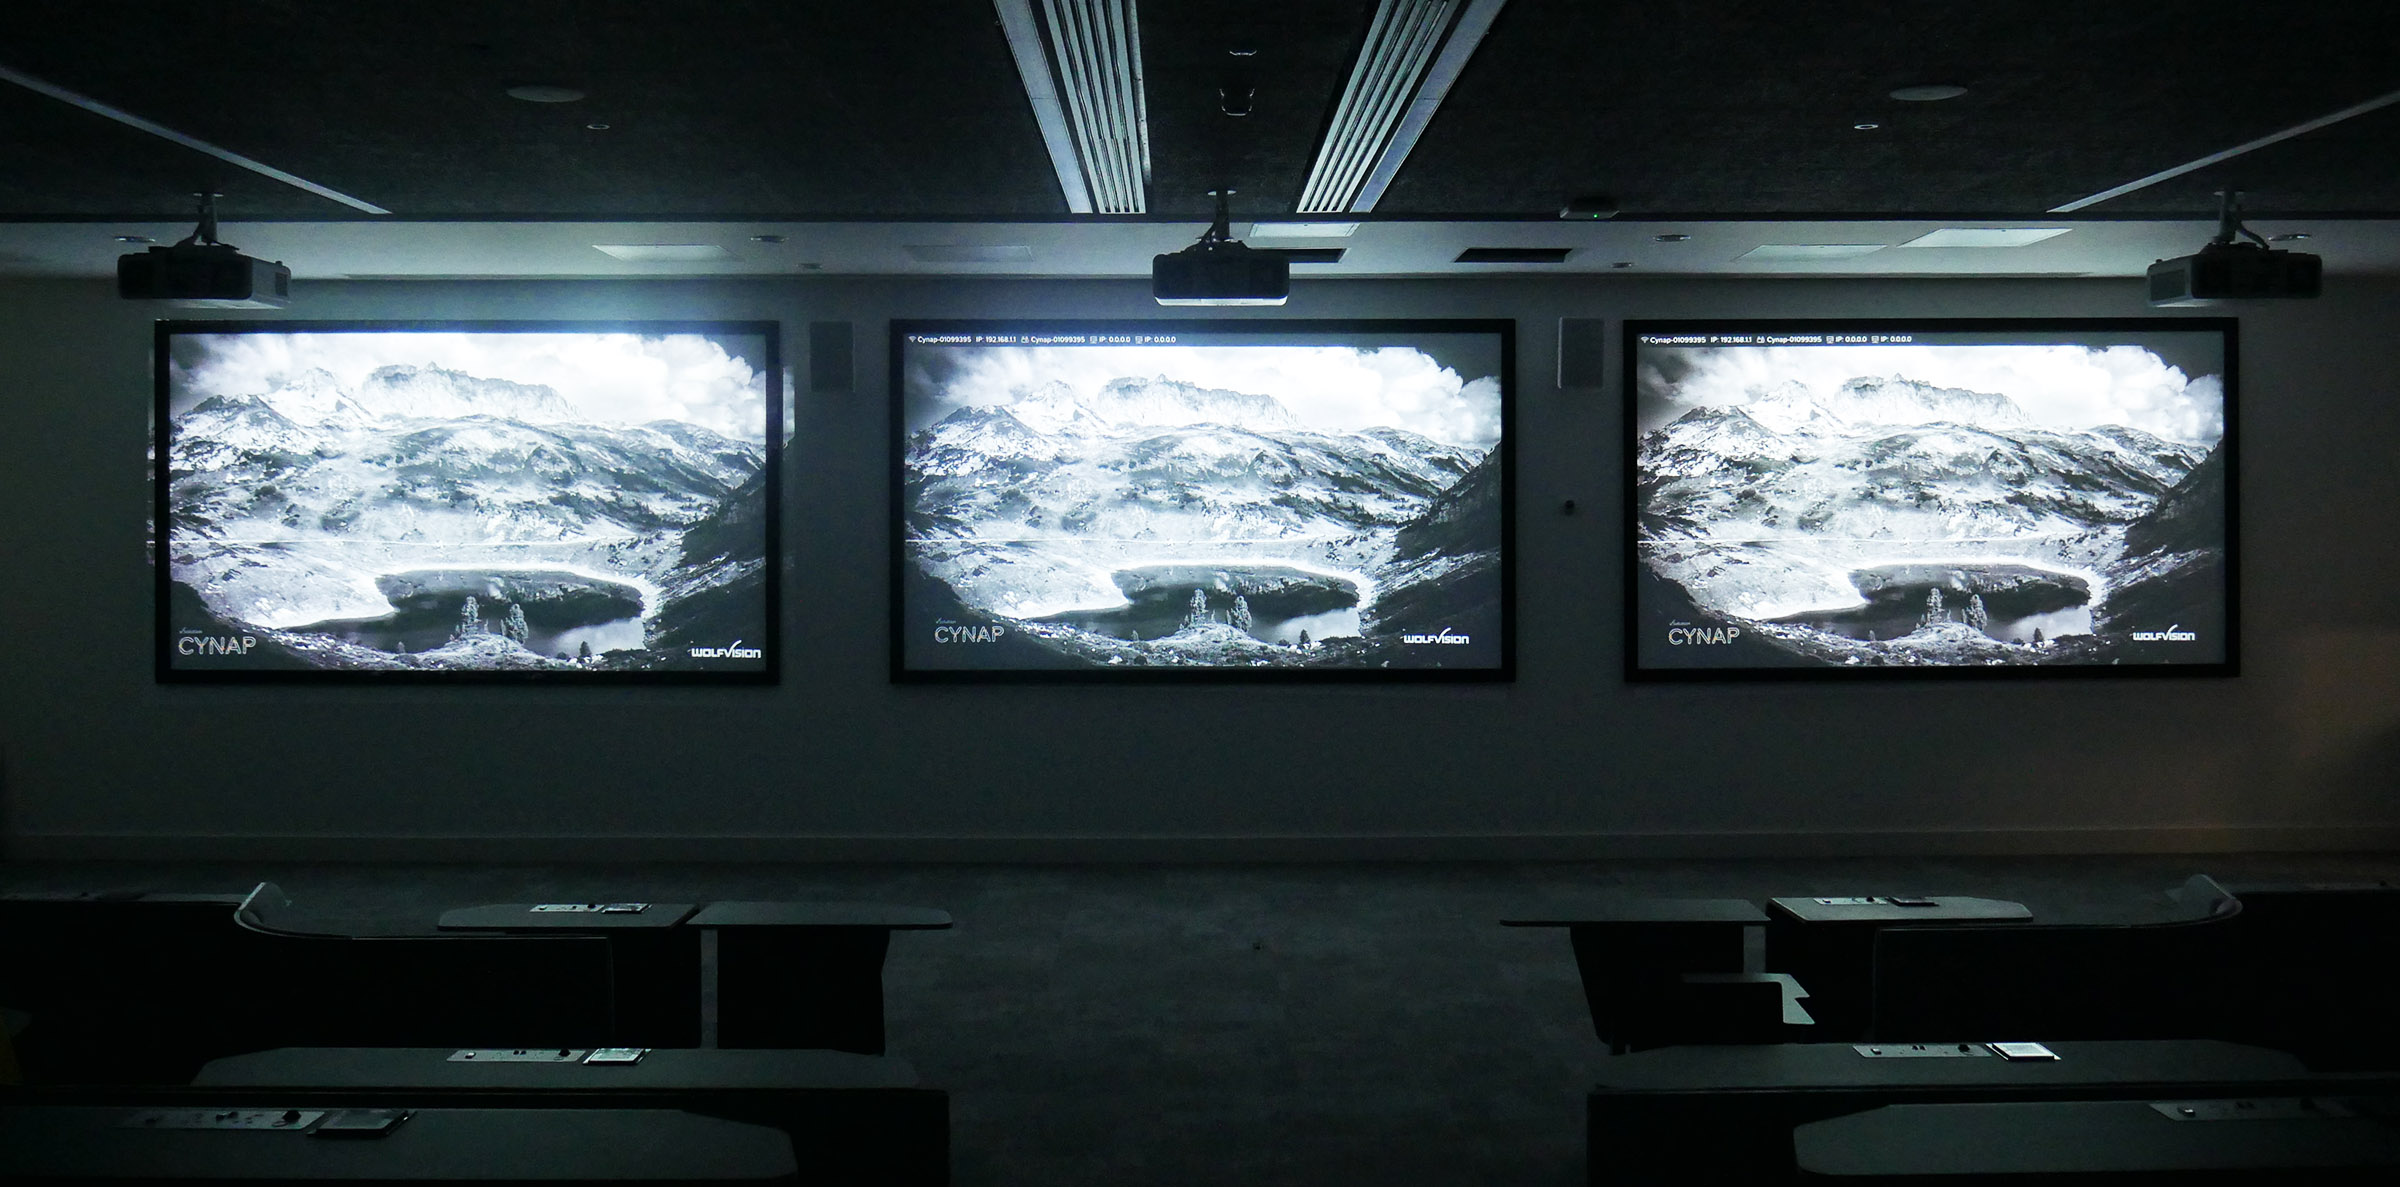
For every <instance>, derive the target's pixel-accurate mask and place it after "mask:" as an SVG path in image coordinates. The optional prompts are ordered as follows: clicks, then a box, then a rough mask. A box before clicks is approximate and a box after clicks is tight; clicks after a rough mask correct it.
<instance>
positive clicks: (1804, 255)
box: [1734, 243, 1884, 260]
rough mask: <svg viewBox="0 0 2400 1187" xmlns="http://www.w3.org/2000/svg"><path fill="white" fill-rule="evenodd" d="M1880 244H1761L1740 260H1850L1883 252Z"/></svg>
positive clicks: (1739, 257)
mask: <svg viewBox="0 0 2400 1187" xmlns="http://www.w3.org/2000/svg"><path fill="white" fill-rule="evenodd" d="M1883 246H1884V245H1883V244H1880V243H1761V244H1759V245H1758V246H1756V247H1753V248H1751V249H1750V250H1748V251H1746V252H1743V253H1742V254H1741V255H1739V256H1736V257H1734V258H1735V259H1742V260H1850V259H1856V258H1858V257H1859V256H1864V255H1873V254H1875V253H1876V252H1879V251H1882V250H1883Z"/></svg>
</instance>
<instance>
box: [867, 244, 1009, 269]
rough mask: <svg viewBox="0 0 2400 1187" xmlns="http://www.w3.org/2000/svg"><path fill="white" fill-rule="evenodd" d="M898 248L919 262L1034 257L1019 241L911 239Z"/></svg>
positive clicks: (991, 261)
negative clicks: (975, 241)
mask: <svg viewBox="0 0 2400 1187" xmlns="http://www.w3.org/2000/svg"><path fill="white" fill-rule="evenodd" d="M900 250H902V251H905V252H907V253H908V258H910V259H912V260H915V261H916V262H918V263H920V264H1010V263H1023V262H1025V261H1028V260H1031V259H1032V258H1033V249H1032V248H1030V247H1027V246H1025V245H1024V244H1022V243H991V244H983V243H911V244H908V245H907V246H905V247H902V248H901V249H900Z"/></svg>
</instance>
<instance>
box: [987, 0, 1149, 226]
mask: <svg viewBox="0 0 2400 1187" xmlns="http://www.w3.org/2000/svg"><path fill="white" fill-rule="evenodd" d="M993 7H994V8H995V9H996V10H997V11H998V13H999V16H1000V28H1001V32H1002V33H1003V34H1005V35H1006V36H1007V38H1008V44H1009V49H1010V51H1011V52H1012V53H1013V54H1014V56H1015V57H1016V60H1017V74H1018V77H1019V79H1020V80H1021V81H1023V82H1024V84H1025V97H1026V98H1027V99H1028V100H1030V101H1031V102H1032V104H1033V118H1034V123H1035V124H1036V125H1037V126H1039V127H1040V128H1041V131H1042V141H1043V143H1044V144H1045V145H1047V146H1048V147H1049V150H1050V164H1051V168H1052V169H1053V170H1055V171H1056V172H1057V174H1058V184H1059V189H1060V190H1061V191H1062V192H1063V193H1064V195H1065V197H1066V200H1067V209H1068V210H1070V211H1073V212H1074V213H1077V214H1142V213H1145V212H1147V211H1148V210H1149V201H1150V111H1149V103H1148V100H1147V99H1146V98H1145V96H1144V93H1143V87H1142V29H1141V21H1140V19H1139V18H1138V17H1137V16H1136V15H1135V13H1134V10H1133V0H1039V4H1038V8H1039V12H1038V14H1037V12H1036V7H1037V5H1036V3H1035V2H1034V0H994V3H993Z"/></svg>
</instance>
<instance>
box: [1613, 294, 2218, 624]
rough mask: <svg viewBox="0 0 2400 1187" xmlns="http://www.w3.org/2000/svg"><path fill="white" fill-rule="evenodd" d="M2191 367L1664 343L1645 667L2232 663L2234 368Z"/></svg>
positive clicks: (1650, 355)
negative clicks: (2226, 383) (2228, 659)
mask: <svg viewBox="0 0 2400 1187" xmlns="http://www.w3.org/2000/svg"><path fill="white" fill-rule="evenodd" d="M2194 337H2197V336H2196V335H2195V336H2194ZM2215 341H2216V340H2215V338H2214V336H2213V335H2210V336H2209V345H2210V346H2211V347H2213V346H2214V344H2215ZM2185 353H2188V354H2190V355H2192V358H2190V359H2186V360H2182V364H2181V365H2179V364H2178V363H2176V362H2170V361H2169V360H2168V359H2167V358H2165V357H2163V356H2162V353H2161V352H2160V351H2159V350H2154V349H2151V348H2148V347H2145V346H2141V345H2122V344H2120V345H2109V346H2086V345H2080V344H2072V343H2053V344H2041V345H2017V344H1999V343H1994V344H1984V343H1961V344H1948V345H1922V344H1912V345H1907V346H1857V347H1850V346H1819V345H1809V346H1749V345H1741V346H1705V347H1683V346H1676V347H1650V346H1646V347H1645V348H1644V349H1643V352H1642V355H1641V357H1640V359H1639V360H1638V366H1637V388H1638V391H1637V392H1636V393H1635V397H1636V400H1637V405H1636V415H1637V418H1638V420H1639V431H1640V435H1639V440H1638V446H1637V453H1636V456H1635V483H1636V494H1635V502H1636V514H1637V517H1638V521H1637V528H1636V550H1637V556H1638V560H1639V562H1640V565H1641V566H1642V569H1643V572H1641V573H1638V574H1637V582H1636V584H1637V606H1636V614H1637V623H1636V641H1637V647H1638V649H1639V657H1640V659H1641V662H1642V663H1643V664H1644V665H1645V666H1652V667H1705V666H1740V667H1759V666H1810V665H1839V666H1845V667H1850V666H1874V665H1901V666H1953V665H1971V666H1990V665H2024V664H2095V663H2101V664H2105V663H2123V662H2140V663H2159V662H2168V663H2172V662H2216V661H2221V660H2222V659H2223V658H2224V657H2225V636H2224V633H2223V631H2224V626H2225V621H2226V615H2225V588H2226V587H2225V570H2224V542H2225V532H2226V522H2227V510H2228V508H2227V504H2226V499H2225V484H2224V472H2225V463H2224V461H2223V459H2222V454H2221V450H2222V449H2223V447H2224V392H2223V381H2222V377H2221V374H2220V373H2219V372H2220V371H2221V367H2222V364H2221V361H2220V360H2218V359H2214V358H2211V357H2210V352H2209V351H2206V350H2194V349H2190V348H2189V346H2188V344H2186V350H2185ZM2211 362H2214V363H2215V364H2216V369H2208V366H2207V364H2209V363H2211ZM2186 365H2188V366H2189V367H2190V370H2188V371H2187V370H2186Z"/></svg>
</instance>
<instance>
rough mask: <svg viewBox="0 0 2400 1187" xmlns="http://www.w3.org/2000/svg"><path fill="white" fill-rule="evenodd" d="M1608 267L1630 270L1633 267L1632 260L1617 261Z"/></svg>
mask: <svg viewBox="0 0 2400 1187" xmlns="http://www.w3.org/2000/svg"><path fill="white" fill-rule="evenodd" d="M1609 267H1611V268H1631V267H1633V261H1632V260H1618V261H1617V262H1616V263H1613V264H1610V265H1609Z"/></svg>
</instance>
